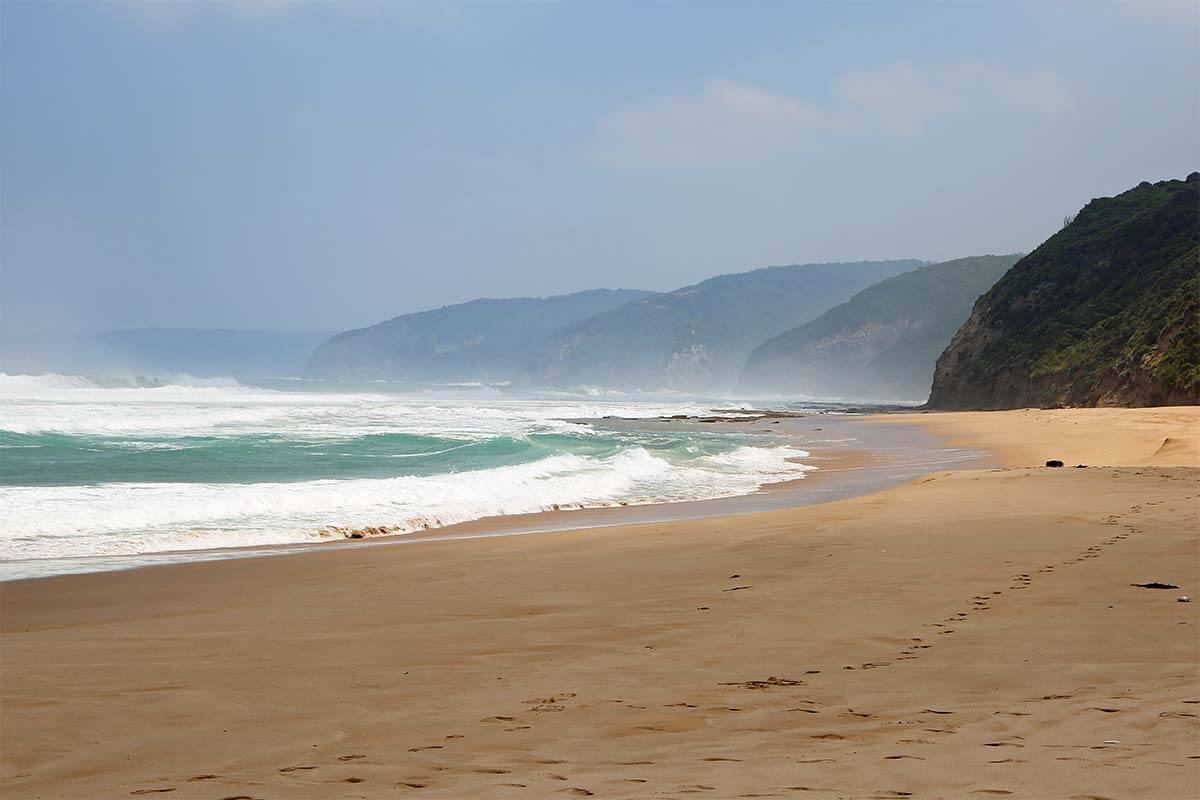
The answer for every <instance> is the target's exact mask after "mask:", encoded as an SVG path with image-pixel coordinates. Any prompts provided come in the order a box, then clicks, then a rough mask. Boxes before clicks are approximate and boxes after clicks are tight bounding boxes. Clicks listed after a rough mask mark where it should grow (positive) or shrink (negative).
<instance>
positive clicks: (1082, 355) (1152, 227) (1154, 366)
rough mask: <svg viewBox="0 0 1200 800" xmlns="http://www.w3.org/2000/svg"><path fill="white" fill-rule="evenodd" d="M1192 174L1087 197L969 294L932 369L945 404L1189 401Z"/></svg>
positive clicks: (1194, 215) (1198, 211) (1197, 329)
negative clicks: (972, 298) (964, 313)
mask: <svg viewBox="0 0 1200 800" xmlns="http://www.w3.org/2000/svg"><path fill="white" fill-rule="evenodd" d="M1198 272H1200V175H1197V174H1196V173H1193V174H1191V175H1189V176H1188V178H1187V179H1186V181H1179V180H1176V181H1162V182H1160V183H1156V184H1150V183H1143V184H1141V185H1140V186H1138V187H1136V188H1134V189H1131V190H1130V191H1128V192H1125V193H1123V194H1121V195H1118V196H1116V197H1111V198H1101V199H1098V200H1093V201H1092V202H1091V203H1089V204H1088V205H1087V206H1086V207H1085V208H1084V209H1083V210H1082V211H1080V213H1079V214H1078V216H1077V217H1076V218H1075V220H1074V221H1073V222H1072V223H1071V224H1069V225H1067V226H1066V227H1065V228H1063V230H1061V231H1059V232H1058V233H1057V234H1055V235H1054V236H1052V237H1051V238H1050V239H1048V240H1047V241H1046V242H1045V243H1044V244H1043V245H1042V246H1041V247H1039V248H1038V249H1037V250H1035V251H1034V252H1033V253H1030V254H1029V255H1028V256H1026V257H1025V258H1024V259H1022V260H1021V261H1020V262H1018V263H1017V265H1016V266H1014V267H1013V268H1012V270H1010V271H1009V273H1008V274H1007V275H1005V276H1004V278H1003V279H1001V280H1000V281H999V282H998V283H997V284H996V285H995V286H994V287H993V288H992V290H991V291H989V292H988V293H987V294H985V295H984V296H983V297H981V298H980V299H979V301H978V302H977V303H976V304H975V307H974V309H973V310H972V312H971V315H970V317H969V318H968V319H967V321H966V322H965V323H964V324H963V326H962V328H960V329H959V331H958V332H957V333H956V334H955V335H954V338H953V339H952V340H951V342H950V344H949V346H948V347H947V348H946V350H945V352H943V353H942V355H941V357H940V358H939V359H938V362H937V366H936V367H935V369H934V378H933V388H932V391H931V394H930V398H929V405H930V406H931V407H933V408H946V409H1002V408H1021V407H1031V406H1036V407H1054V406H1097V405H1122V406H1153V405H1182V404H1195V403H1197V402H1200V323H1198V321H1197V307H1198V306H1200V277H1198Z"/></svg>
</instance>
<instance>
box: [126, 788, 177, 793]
mask: <svg viewBox="0 0 1200 800" xmlns="http://www.w3.org/2000/svg"><path fill="white" fill-rule="evenodd" d="M173 791H175V789H173V788H172V789H134V790H133V791H132V792H130V794H163V793H164V792H173Z"/></svg>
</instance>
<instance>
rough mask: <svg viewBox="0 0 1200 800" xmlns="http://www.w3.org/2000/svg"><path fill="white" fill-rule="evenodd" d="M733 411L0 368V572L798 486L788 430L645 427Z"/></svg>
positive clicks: (592, 398) (702, 403)
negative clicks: (6, 565)
mask: <svg viewBox="0 0 1200 800" xmlns="http://www.w3.org/2000/svg"><path fill="white" fill-rule="evenodd" d="M730 402H731V401H730V400H728V399H725V398H710V399H707V400H704V399H689V398H682V397H670V396H654V397H636V396H629V395H624V394H607V395H606V394H603V393H597V392H593V393H583V392H580V393H568V392H562V393H543V394H530V393H523V392H519V391H515V390H513V389H511V387H505V386H486V385H477V384H464V385H456V386H435V387H430V386H424V387H411V386H405V385H402V384H391V383H372V384H360V385H356V386H353V387H349V388H344V387H340V386H339V387H337V388H336V389H335V388H331V387H328V386H325V385H322V384H320V383H313V382H306V381H274V382H264V383H256V384H245V383H239V382H237V381H233V380H194V379H175V380H172V381H165V380H145V379H136V380H121V379H108V380H98V379H90V378H84V377H79V376H64V375H43V376H24V375H2V374H0V561H3V562H19V563H21V564H24V565H25V567H26V568H25V569H24V570H18V571H17V573H16V574H18V575H27V574H40V573H39V571H38V569H37V568H36V564H37V562H38V561H39V560H46V559H49V560H54V561H56V562H58V561H61V560H62V559H76V558H89V557H106V556H137V555H142V554H149V553H165V552H176V551H205V550H213V549H218V548H231V547H246V546H265V545H280V544H298V543H307V542H320V541H326V540H328V539H329V538H331V537H334V538H336V537H339V536H340V535H341V534H339V533H337V532H335V531H333V530H332V529H333V528H334V527H338V528H365V527H376V526H386V527H387V528H389V529H394V532H396V533H400V534H403V533H405V532H414V531H421V530H426V529H430V528H437V527H441V526H445V525H451V524H454V523H460V522H466V521H470V520H476V519H481V518H484V517H491V516H497V515H510V514H523V513H530V512H537V511H545V510H550V509H575V508H601V507H607V506H615V505H627V504H628V505H640V504H650V503H676V502H682V501H690V500H707V499H714V498H722V497H730V496H735V495H743V494H747V493H750V492H753V491H755V490H756V489H758V488H759V487H761V486H763V485H765V484H770V483H775V482H780V481H787V480H793V479H796V478H800V477H803V476H804V474H805V472H806V471H807V470H808V469H810V465H806V464H805V463H804V459H805V458H807V457H808V455H809V453H807V452H806V451H804V450H802V449H799V448H798V447H796V446H795V445H794V443H793V442H791V441H790V440H788V439H787V438H785V437H780V436H772V435H770V434H767V433H763V432H761V431H758V432H755V431H750V430H746V431H737V430H733V431H731V430H729V429H728V428H729V427H732V426H712V429H711V430H706V429H703V427H702V426H697V425H679V426H662V425H658V426H652V425H645V424H641V425H639V423H638V420H639V419H648V418H658V417H669V416H672V415H679V414H689V415H702V414H706V413H710V412H711V409H713V408H714V407H728V405H729V404H730ZM743 406H744V404H743ZM604 418H608V419H606V420H605V422H604V424H603V425H592V424H589V423H588V420H601V419H604ZM747 427H749V426H747ZM50 571H51V572H53V571H62V569H54V570H50ZM12 574H13V573H12V571H11V570H10V571H9V575H10V576H11V575H12Z"/></svg>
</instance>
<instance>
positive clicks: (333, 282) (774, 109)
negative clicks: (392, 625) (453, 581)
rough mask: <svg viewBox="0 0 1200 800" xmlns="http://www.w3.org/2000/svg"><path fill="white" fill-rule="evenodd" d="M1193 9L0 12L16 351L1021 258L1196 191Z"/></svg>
mask: <svg viewBox="0 0 1200 800" xmlns="http://www.w3.org/2000/svg"><path fill="white" fill-rule="evenodd" d="M1196 9H1197V5H1196V4H1192V3H1177V4H1172V3H1050V2H1046V3H1031V4H1017V3H993V4H983V3H958V4H947V3H899V2H889V3H850V4H836V5H833V4H815V3H773V4H755V3H738V4H719V3H709V4H704V5H698V4H684V3H665V2H659V3H640V4H639V3H590V4H554V3H514V4H507V3H495V2H492V3H478V4H464V5H448V4H399V3H382V2H374V3H362V2H350V0H342V1H341V2H338V1H337V0H330V1H329V2H319V1H316V2H305V0H293V1H292V2H286V0H275V1H274V2H272V0H211V1H210V2H202V3H186V2H171V1H170V0H166V2H162V1H159V2H139V1H137V0H131V1H130V2H106V1H105V0H93V1H91V2H37V3H34V2H21V0H3V2H0V58H2V60H3V61H2V71H0V90H2V94H0V125H2V128H0V133H2V140H0V150H2V160H0V268H2V276H0V277H2V282H0V313H2V315H3V328H0V333H3V332H7V333H11V332H12V331H14V330H17V329H20V330H33V331H38V330H42V329H55V330H81V329H103V328H111V327H132V326H144V325H157V326H220V327H254V328H345V327H351V326H359V325H363V324H368V323H372V322H376V321H378V320H380V319H383V318H386V317H389V316H393V315H395V314H399V313H403V312H406V311H414V310H419V309H422V308H427V307H432V306H439V305H443V304H446V303H453V302H458V301H462V300H466V299H470V298H472V297H477V296H480V295H489V296H512V295H543V294H555V293H560V292H568V291H574V290H579V289H584V288H588V287H593V286H610V287H617V286H625V287H641V288H650V289H670V288H673V287H676V286H679V285H683V284H686V283H690V282H693V281H696V280H699V279H702V278H705V277H708V276H710V275H713V274H716V273H719V272H729V271H741V270H746V269H751V268H754V267H758V266H763V265H767V264H775V263H796V262H805V261H828V260H857V259H868V258H871V259H874V258H926V259H943V258H954V257H959V256H966V255H973V254H978V253H985V252H993V253H999V252H1012V251H1015V250H1029V249H1032V248H1033V247H1035V246H1036V245H1037V244H1038V243H1039V242H1041V241H1042V240H1043V239H1044V238H1045V237H1046V236H1047V235H1049V234H1050V233H1052V232H1053V231H1054V230H1056V229H1057V227H1058V226H1059V224H1060V222H1061V219H1062V217H1063V216H1064V215H1065V214H1069V213H1072V212H1074V211H1075V210H1077V209H1078V208H1079V207H1080V206H1081V205H1083V204H1084V203H1085V202H1087V200H1088V199H1090V198H1092V197H1096V196H1101V195H1110V194H1114V193H1116V192H1120V191H1122V190H1124V189H1126V188H1129V187H1130V186H1132V185H1134V184H1136V183H1138V182H1139V181H1141V180H1160V179H1163V178H1168V177H1182V176H1184V175H1185V174H1186V173H1188V172H1189V171H1191V170H1194V169H1196V168H1197V167H1198V166H1200V121H1198V120H1200V100H1198V97H1200V60H1198V56H1197V52H1198V48H1197V43H1198V41H1200V25H1198V21H1197V13H1198V12H1197V10H1196Z"/></svg>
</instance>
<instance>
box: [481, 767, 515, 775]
mask: <svg viewBox="0 0 1200 800" xmlns="http://www.w3.org/2000/svg"><path fill="white" fill-rule="evenodd" d="M475 771H476V772H478V773H479V774H480V775H508V774H509V773H510V772H512V770H510V769H499V768H496V767H481V768H479V769H477V770H475Z"/></svg>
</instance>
